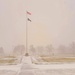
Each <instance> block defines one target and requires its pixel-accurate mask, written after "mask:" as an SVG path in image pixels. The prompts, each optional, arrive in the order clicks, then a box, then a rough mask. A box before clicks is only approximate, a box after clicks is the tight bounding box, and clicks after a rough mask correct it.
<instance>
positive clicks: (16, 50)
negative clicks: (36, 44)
mask: <svg viewBox="0 0 75 75" xmlns="http://www.w3.org/2000/svg"><path fill="white" fill-rule="evenodd" d="M13 54H14V55H15V56H19V55H24V54H25V46H24V45H18V46H15V48H14V50H13Z"/></svg>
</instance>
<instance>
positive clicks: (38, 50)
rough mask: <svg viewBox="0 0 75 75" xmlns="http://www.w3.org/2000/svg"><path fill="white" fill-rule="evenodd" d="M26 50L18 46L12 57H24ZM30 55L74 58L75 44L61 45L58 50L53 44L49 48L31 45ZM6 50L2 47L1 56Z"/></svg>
mask: <svg viewBox="0 0 75 75" xmlns="http://www.w3.org/2000/svg"><path fill="white" fill-rule="evenodd" d="M25 53H26V50H25V46H24V45H17V46H15V47H14V48H13V52H12V54H11V55H12V56H23V55H25ZM28 53H29V55H31V56H50V57H54V56H55V57H59V56H60V57H62V56H63V57H65V56H67V57H73V56H75V42H73V43H71V44H70V45H68V46H65V45H60V46H59V47H58V48H54V46H53V45H52V44H50V45H47V46H45V47H44V46H37V47H34V45H31V46H30V47H29V49H28ZM4 55H5V53H4V49H3V47H0V56H4Z"/></svg>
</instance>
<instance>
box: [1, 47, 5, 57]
mask: <svg viewBox="0 0 75 75" xmlns="http://www.w3.org/2000/svg"><path fill="white" fill-rule="evenodd" d="M2 56H5V53H4V49H3V47H0V57H2Z"/></svg>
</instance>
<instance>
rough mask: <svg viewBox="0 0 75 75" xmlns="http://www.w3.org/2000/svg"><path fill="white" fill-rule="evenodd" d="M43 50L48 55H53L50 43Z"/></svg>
mask: <svg viewBox="0 0 75 75" xmlns="http://www.w3.org/2000/svg"><path fill="white" fill-rule="evenodd" d="M45 50H46V53H47V55H48V56H54V48H53V46H52V44H50V45H47V46H46V49H45Z"/></svg>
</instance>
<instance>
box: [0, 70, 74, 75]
mask: <svg viewBox="0 0 75 75" xmlns="http://www.w3.org/2000/svg"><path fill="white" fill-rule="evenodd" d="M0 75H75V69H59V70H23V71H21V72H20V73H19V74H17V72H15V71H11V70H0Z"/></svg>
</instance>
